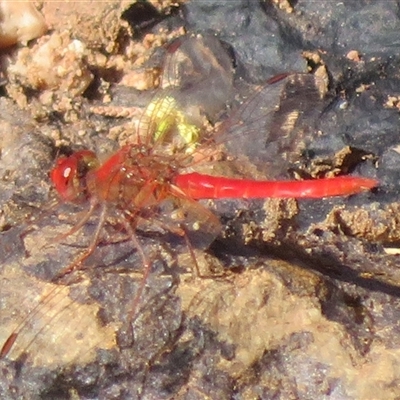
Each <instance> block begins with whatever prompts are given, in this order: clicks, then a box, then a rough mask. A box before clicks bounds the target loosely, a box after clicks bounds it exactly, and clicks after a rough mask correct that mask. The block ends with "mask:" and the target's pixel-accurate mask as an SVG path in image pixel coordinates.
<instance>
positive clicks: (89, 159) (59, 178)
mask: <svg viewBox="0 0 400 400" xmlns="http://www.w3.org/2000/svg"><path fill="white" fill-rule="evenodd" d="M98 166H99V161H98V159H97V157H96V154H95V153H93V152H92V151H89V150H81V151H77V152H75V153H73V154H72V155H70V156H69V157H60V158H59V159H58V160H57V161H56V165H55V166H54V168H53V169H52V170H51V172H50V179H51V181H52V183H53V185H54V188H55V189H56V190H57V192H58V194H59V196H60V197H61V198H62V199H63V200H64V201H68V202H73V203H77V202H80V201H84V200H86V199H87V198H88V192H87V186H86V175H87V173H88V172H89V171H91V170H93V169H95V168H97V167H98Z"/></svg>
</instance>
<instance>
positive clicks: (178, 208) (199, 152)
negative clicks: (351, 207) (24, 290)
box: [0, 52, 378, 358]
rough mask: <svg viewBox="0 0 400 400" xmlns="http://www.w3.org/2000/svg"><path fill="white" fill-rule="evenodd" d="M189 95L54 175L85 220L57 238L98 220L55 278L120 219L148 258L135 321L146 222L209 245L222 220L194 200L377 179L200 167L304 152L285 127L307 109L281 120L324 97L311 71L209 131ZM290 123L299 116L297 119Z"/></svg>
mask: <svg viewBox="0 0 400 400" xmlns="http://www.w3.org/2000/svg"><path fill="white" fill-rule="evenodd" d="M175 58H177V56H176V53H175V52H173V53H172V56H171V59H170V60H169V62H170V63H171V64H172V65H174V62H175V61H176V60H175ZM174 60H175V61H174ZM170 74H172V72H170ZM299 82H302V85H300V84H299ZM184 93H185V90H177V89H176V87H174V86H173V87H172V88H170V89H165V90H164V91H162V93H161V94H160V95H159V96H156V98H155V99H154V100H153V101H152V102H151V103H150V105H149V106H148V107H147V110H145V112H144V114H143V117H142V120H141V122H140V126H139V128H138V130H137V135H136V137H135V138H134V140H132V143H130V144H127V145H124V146H123V147H121V148H120V149H119V150H118V151H116V152H115V153H114V154H112V155H111V156H110V157H109V158H108V159H106V160H105V161H104V162H102V161H100V159H99V158H98V157H97V155H96V154H95V152H93V151H91V150H80V151H77V152H74V153H72V154H71V155H70V156H62V157H60V158H59V159H58V160H57V161H56V163H55V166H54V168H53V169H52V170H51V172H50V178H51V181H52V183H53V185H54V188H55V190H56V192H57V193H58V195H59V197H60V199H61V200H62V201H63V202H66V203H71V204H75V205H78V206H82V207H84V209H85V210H86V211H85V212H84V213H83V215H82V216H81V217H80V220H79V222H78V223H76V224H75V225H74V226H73V228H72V229H70V230H69V231H68V232H66V233H65V234H63V235H61V238H58V239H63V238H65V237H68V236H71V235H73V234H75V233H76V232H78V231H80V230H81V229H82V228H83V227H84V226H85V225H86V224H87V223H88V221H89V220H91V218H93V217H94V216H95V217H96V218H97V226H96V228H95V231H94V233H93V235H92V238H91V240H90V244H89V245H88V246H87V248H86V250H84V251H83V252H82V253H81V254H80V255H78V257H77V258H76V259H74V260H73V261H72V262H71V263H70V264H69V265H67V266H65V267H64V268H62V269H61V271H60V272H59V273H58V275H57V276H56V277H55V278H54V279H55V281H57V280H58V279H62V278H63V277H65V276H68V275H70V274H72V273H73V272H75V271H77V270H79V269H80V268H82V266H83V264H84V263H85V260H87V259H88V257H89V256H90V255H91V254H92V253H93V252H94V251H95V250H96V247H97V246H98V244H99V242H100V240H101V235H102V231H103V229H104V227H105V226H106V225H107V221H108V219H109V217H110V216H112V217H113V218H115V219H116V220H118V223H119V225H120V226H121V227H122V229H123V230H124V232H125V233H126V235H127V237H128V239H129V240H130V242H131V244H132V246H133V247H134V248H135V249H136V251H137V252H138V254H139V256H140V259H141V262H142V264H143V284H142V285H141V286H140V287H139V289H138V292H137V293H136V295H135V298H134V301H133V304H132V311H131V316H130V317H131V319H133V318H134V317H135V315H136V312H137V308H138V305H139V302H140V299H141V296H142V293H143V290H144V287H145V282H146V281H147V279H148V277H149V275H150V272H151V265H152V263H151V260H150V258H149V256H148V255H147V254H146V252H145V251H144V249H143V246H142V245H141V241H140V234H139V233H138V232H140V230H141V228H142V227H143V226H145V225H146V224H148V223H151V224H153V225H156V226H158V227H160V228H161V229H164V230H165V231H168V232H171V233H172V234H174V235H176V236H178V237H181V238H184V240H185V241H186V242H187V243H188V246H189V247H191V246H193V247H195V248H200V249H204V248H207V247H208V246H209V245H210V244H211V243H212V241H213V240H214V239H215V238H216V237H217V236H218V234H219V233H220V232H221V223H220V220H219V218H218V217H217V216H216V215H215V214H214V213H213V212H212V211H211V210H209V209H208V208H207V207H205V206H204V205H203V204H201V203H199V202H198V200H201V199H214V200H220V199H260V198H282V199H285V198H296V199H304V198H308V199H313V198H314V199H315V198H326V197H332V196H349V195H354V194H357V193H361V192H363V191H367V190H370V189H372V188H374V187H376V186H377V185H378V181H377V180H375V179H373V178H368V177H360V176H338V177H333V178H320V179H312V180H301V181H299V180H265V179H253V178H248V177H245V178H244V177H242V176H240V177H228V176H223V175H218V174H211V173H204V172H202V171H200V172H199V170H200V169H202V168H204V167H207V168H209V169H210V170H211V171H213V170H215V169H216V168H215V167H216V165H217V164H219V163H220V162H221V159H222V160H223V161H228V163H230V162H231V160H232V159H233V160H234V161H236V162H238V164H239V165H245V164H246V165H247V164H251V163H252V162H253V161H256V162H257V163H258V164H259V165H262V167H263V168H264V169H268V168H269V167H271V165H272V163H271V160H270V157H271V154H270V151H269V150H270V149H271V148H272V150H271V151H273V152H274V153H275V154H278V153H282V154H283V153H285V154H289V156H287V157H286V158H285V160H284V162H282V163H278V164H280V165H279V166H278V168H277V169H278V170H279V169H281V168H282V165H287V164H288V162H291V161H292V158H291V157H290V153H291V152H292V153H297V152H298V148H297V146H298V144H299V142H301V139H302V137H301V136H300V137H293V135H291V134H286V135H282V132H284V131H285V132H286V133H287V130H288V125H294V124H295V122H296V121H298V120H299V119H301V118H303V117H304V118H305V117H307V115H306V114H307V111H302V112H301V113H297V114H298V115H297V117H296V118H293V115H292V117H291V119H289V122H288V120H286V122H285V123H284V124H282V116H283V114H284V111H285V107H289V106H290V107H293V105H294V104H296V107H300V106H303V105H305V104H307V102H308V101H310V99H312V98H313V97H314V98H315V97H320V93H319V90H318V85H317V81H316V78H315V77H314V76H313V75H307V74H293V75H282V76H280V77H278V78H276V79H273V80H271V81H270V82H268V83H267V84H266V85H263V86H260V87H258V88H257V89H256V90H255V94H253V95H252V96H251V97H250V99H248V100H247V101H246V102H244V103H243V104H241V105H239V106H238V108H237V110H236V111H235V112H234V113H233V115H231V116H230V117H229V118H228V119H227V120H226V121H225V122H224V123H222V124H221V125H219V126H218V127H217V128H216V129H214V130H211V131H208V132H201V129H198V128H196V126H194V125H193V124H192V122H191V121H188V120H186V119H184V118H183V119H182V118H181V116H182V115H183V116H185V112H181V105H182V104H183V103H184V99H185V96H184V95H183V94H184ZM277 98H278V103H279V102H280V103H279V106H277V101H276V99H277ZM273 99H275V100H274V101H273ZM299 100H301V101H300V102H299ZM271 102H272V103H271ZM288 102H289V103H290V104H289V106H288V105H287V103H288ZM271 104H272V105H273V106H272V110H271ZM290 107H289V108H290ZM308 109H309V111H310V110H311V111H314V105H313V104H311V105H310V106H308ZM171 115H172V116H173V118H171ZM299 115H300V117H299ZM177 116H178V117H179V118H178V117H177ZM293 119H295V120H296V121H295V122H293ZM282 127H283V128H282ZM188 132H189V134H187V133H188ZM293 148H295V151H293ZM231 154H238V155H237V156H231ZM216 160H217V161H216ZM237 160H238V161H237ZM274 161H276V157H275V160H274ZM238 164H237V165H238ZM210 167H211V168H210ZM235 168H237V169H239V168H238V167H235ZM194 264H195V261H194ZM23 329H24V325H21V326H19V327H17V329H16V330H15V331H14V332H12V333H11V335H10V336H9V337H8V339H7V340H6V342H5V343H4V344H3V346H2V349H1V351H0V357H3V358H4V357H6V356H7V354H8V353H9V352H10V351H11V349H12V347H13V345H14V343H15V342H16V340H17V339H18V336H19V334H20V332H21V330H23Z"/></svg>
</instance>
